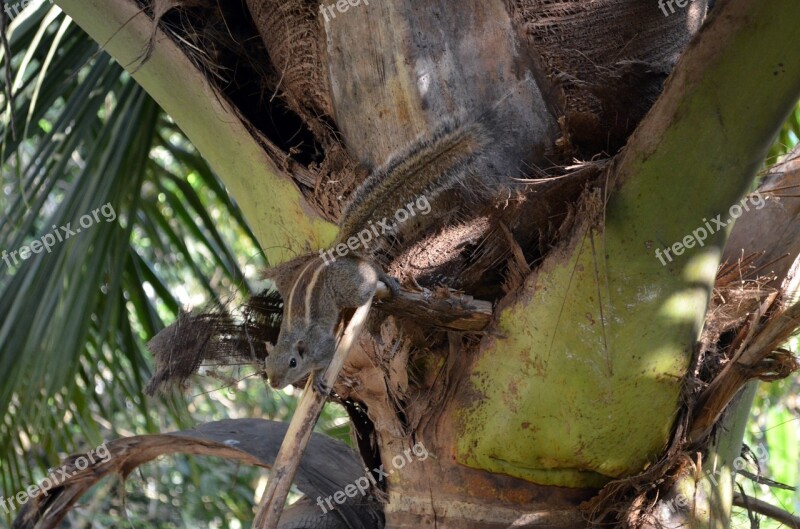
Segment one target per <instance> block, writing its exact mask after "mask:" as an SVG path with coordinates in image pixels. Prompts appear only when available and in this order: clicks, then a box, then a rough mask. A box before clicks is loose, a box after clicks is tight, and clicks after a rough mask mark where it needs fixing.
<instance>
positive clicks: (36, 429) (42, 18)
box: [0, 3, 263, 491]
mask: <svg viewBox="0 0 800 529" xmlns="http://www.w3.org/2000/svg"><path fill="white" fill-rule="evenodd" d="M7 36H8V43H9V46H10V49H11V56H10V57H5V56H3V58H2V68H3V70H4V71H5V68H7V67H8V65H9V63H10V66H11V69H12V71H13V79H14V81H13V106H12V104H11V101H12V98H11V97H9V92H10V91H12V90H11V87H9V86H7V85H6V84H5V82H4V81H3V82H0V86H2V90H1V91H2V94H3V95H2V108H3V111H4V112H3V114H2V120H3V121H2V131H0V136H1V137H2V145H1V146H0V155H1V156H2V164H3V166H2V167H3V168H2V176H1V177H0V178H1V180H0V188H1V189H2V192H0V204H2V212H1V213H0V252H3V251H5V252H6V253H5V254H2V255H3V259H2V260H0V373H3V374H4V377H3V379H2V381H0V485H2V490H3V491H16V490H21V489H22V488H24V487H25V486H27V485H28V484H30V483H32V482H34V481H35V479H36V478H37V477H40V476H41V471H42V469H46V468H47V467H48V466H51V465H52V464H53V461H54V460H56V459H57V458H58V456H59V455H63V454H64V453H65V452H70V451H75V450H77V449H78V448H80V447H81V446H79V445H81V444H83V446H82V447H83V448H85V444H86V443H99V442H101V441H102V440H103V439H106V438H108V437H110V436H111V435H122V434H130V433H142V432H145V431H157V430H158V429H159V428H160V427H161V426H163V424H164V422H165V421H170V422H171V423H172V424H178V425H181V424H186V423H187V422H188V417H187V415H186V413H185V409H184V408H185V405H183V404H181V403H180V402H179V401H176V400H171V399H169V398H166V399H165V401H164V402H163V403H161V404H159V405H158V406H154V403H153V401H152V400H149V401H146V400H145V397H144V396H143V394H142V388H143V387H144V386H145V385H146V382H147V379H148V378H149V376H150V373H149V368H148V364H149V355H148V353H146V350H145V348H144V343H145V342H146V340H147V339H149V338H150V337H151V336H153V335H154V334H155V333H157V332H158V331H159V330H160V329H162V328H163V327H164V326H165V325H166V324H167V323H169V322H171V321H172V320H173V319H174V318H175V317H176V316H177V314H178V312H179V310H180V308H181V307H184V306H187V305H192V304H204V303H208V302H221V297H222V296H223V294H224V293H231V292H234V291H239V292H241V293H249V288H248V285H247V283H246V281H245V279H244V278H245V272H246V269H248V268H254V267H258V266H263V262H262V261H261V258H260V257H259V255H260V253H259V251H258V248H257V246H256V243H255V242H254V239H253V237H252V234H251V233H250V231H249V228H247V226H246V225H245V223H244V219H243V218H242V215H241V213H240V212H239V210H238V208H237V207H236V205H235V204H233V203H232V201H231V199H230V198H229V196H228V194H227V193H226V192H225V189H224V187H223V186H222V185H221V183H220V182H219V180H218V179H217V178H216V177H215V175H214V174H213V173H212V171H211V170H210V169H209V168H208V166H207V165H206V164H205V162H204V161H203V160H202V158H200V156H199V155H198V153H196V152H195V151H194V149H193V148H192V147H191V145H189V143H188V141H187V140H186V139H185V138H184V137H183V136H182V135H181V134H180V132H179V131H177V129H176V127H175V126H174V124H173V123H172V122H171V120H170V119H169V117H168V116H166V115H165V114H164V113H163V111H162V110H161V109H160V108H159V107H158V105H157V104H156V103H155V102H154V101H153V100H152V99H151V98H150V97H149V96H148V95H147V94H146V93H145V92H144V91H143V90H142V89H141V88H140V87H139V86H138V85H137V84H136V83H135V82H134V81H133V80H132V79H131V78H130V76H129V75H128V74H127V73H126V72H125V71H124V70H123V69H122V68H121V67H120V66H119V65H118V64H116V63H115V62H114V61H113V60H112V59H111V58H110V57H109V56H108V55H106V54H105V53H102V52H101V51H99V48H98V46H97V45H96V44H95V43H94V42H93V41H92V40H91V39H90V38H88V37H87V36H86V35H85V33H84V32H83V31H82V30H81V29H80V28H78V27H77V26H76V25H74V24H73V23H72V22H71V21H70V20H69V19H68V18H67V17H65V16H64V15H63V14H62V13H61V12H60V10H59V9H58V8H57V7H54V6H53V5H52V4H49V3H44V4H42V5H41V6H40V7H38V8H31V9H27V10H25V11H24V12H23V13H21V14H20V15H19V16H17V17H16V18H15V19H14V20H13V22H12V24H11V27H10V31H9V32H8V34H7ZM0 78H3V80H4V79H5V75H0ZM62 227H63V228H62ZM67 228H69V229H67ZM79 230H80V231H79ZM70 232H73V233H70ZM67 235H69V236H68V237H67ZM36 241H39V243H37V242H36ZM43 241H46V242H48V244H47V246H48V248H47V249H45V248H44V247H43V245H42V242H43ZM51 241H52V244H50V242H51ZM32 245H35V246H36V247H37V248H38V250H39V251H38V253H33V252H32V251H25V250H23V253H22V254H20V250H21V249H23V248H25V247H28V248H33V246H32ZM13 252H16V253H13ZM242 256H245V257H244V258H243V257H242ZM247 256H251V257H247ZM250 272H252V270H250ZM249 275H253V274H252V273H250V274H249ZM262 388H263V386H262ZM195 404H199V402H197V401H196V402H195ZM206 405H207V406H210V404H206ZM165 406H166V407H165ZM164 410H168V411H169V417H164V416H163V413H164ZM34 447H35V448H34Z"/></svg>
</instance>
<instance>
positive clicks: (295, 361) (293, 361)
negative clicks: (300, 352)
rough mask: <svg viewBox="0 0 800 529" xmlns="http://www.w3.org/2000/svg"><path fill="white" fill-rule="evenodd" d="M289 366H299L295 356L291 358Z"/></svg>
mask: <svg viewBox="0 0 800 529" xmlns="http://www.w3.org/2000/svg"><path fill="white" fill-rule="evenodd" d="M289 367H297V360H295V359H294V358H292V359H291V360H289Z"/></svg>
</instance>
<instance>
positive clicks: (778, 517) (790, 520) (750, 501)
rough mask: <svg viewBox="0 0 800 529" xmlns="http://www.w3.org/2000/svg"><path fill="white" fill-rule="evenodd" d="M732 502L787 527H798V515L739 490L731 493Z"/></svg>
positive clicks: (799, 520) (796, 528) (799, 522)
mask: <svg viewBox="0 0 800 529" xmlns="http://www.w3.org/2000/svg"><path fill="white" fill-rule="evenodd" d="M733 504H734V505H736V506H737V507H742V508H743V509H747V510H748V511H751V512H756V513H758V514H761V515H763V516H766V517H767V518H771V519H773V520H775V521H778V522H780V523H782V524H783V525H785V526H786V527H788V528H789V529H800V516H795V515H794V514H792V513H790V512H787V511H784V510H783V509H779V508H778V507H775V506H774V505H771V504H769V503H767V502H765V501H763V500H759V499H757V498H753V497H752V496H747V495H746V494H742V493H741V492H734V493H733Z"/></svg>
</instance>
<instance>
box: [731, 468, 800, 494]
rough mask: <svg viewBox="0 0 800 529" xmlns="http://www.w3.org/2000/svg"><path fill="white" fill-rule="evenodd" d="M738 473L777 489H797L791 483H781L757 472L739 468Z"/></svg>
mask: <svg viewBox="0 0 800 529" xmlns="http://www.w3.org/2000/svg"><path fill="white" fill-rule="evenodd" d="M736 473H737V474H741V475H742V476H744V477H746V478H748V479H750V480H751V481H755V482H756V483H761V484H762V485H767V486H769V487H772V488H775V489H783V490H791V491H792V492H794V491H795V490H797V489H796V488H795V487H791V486H789V485H785V484H783V483H780V482H778V481H773V480H771V479H769V478H765V477H764V476H759V475H757V474H753V473H752V472H748V471H747V470H737V471H736Z"/></svg>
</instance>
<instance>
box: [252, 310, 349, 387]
mask: <svg viewBox="0 0 800 529" xmlns="http://www.w3.org/2000/svg"><path fill="white" fill-rule="evenodd" d="M335 349H336V340H335V339H334V337H333V335H332V333H331V332H330V330H329V329H328V330H326V329H323V328H322V327H321V326H319V325H316V324H311V325H308V326H306V325H294V326H292V328H291V329H287V328H285V327H283V326H282V327H281V331H280V334H279V335H278V341H277V343H276V344H275V346H274V347H271V348H270V347H268V349H267V358H266V360H265V362H264V367H265V370H266V372H267V377H268V378H269V383H270V385H271V386H272V387H273V388H275V389H280V388H284V387H286V386H288V385H289V384H295V383H297V382H300V381H301V380H303V379H304V378H305V377H306V376H307V375H308V374H309V373H310V372H311V371H313V370H316V369H320V368H322V367H324V366H325V365H327V363H326V362H325V359H327V360H330V359H331V357H332V356H333V352H334V350H335ZM320 375H321V374H320Z"/></svg>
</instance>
